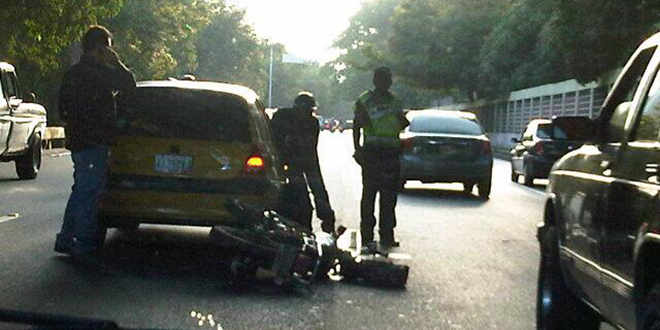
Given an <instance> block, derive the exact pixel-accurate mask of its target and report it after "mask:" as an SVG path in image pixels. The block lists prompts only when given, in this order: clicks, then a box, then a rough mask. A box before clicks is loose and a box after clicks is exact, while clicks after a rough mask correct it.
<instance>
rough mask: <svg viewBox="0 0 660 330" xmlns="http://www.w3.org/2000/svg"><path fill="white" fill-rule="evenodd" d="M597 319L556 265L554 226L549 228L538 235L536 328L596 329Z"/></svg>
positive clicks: (557, 262)
mask: <svg viewBox="0 0 660 330" xmlns="http://www.w3.org/2000/svg"><path fill="white" fill-rule="evenodd" d="M599 328H600V318H599V317H598V316H597V315H596V313H595V312H594V311H592V310H591V309H590V308H589V307H588V306H586V305H585V304H584V303H583V302H582V301H580V300H579V299H577V298H576V297H575V296H573V294H572V293H571V292H570V291H569V289H568V288H567V287H566V284H565V283H564V279H563V276H562V273H561V269H560V267H559V254H558V245H557V232H556V228H554V227H551V228H549V229H548V230H547V231H546V233H545V237H542V238H541V263H540V265H539V277H538V291H537V296H536V329H538V330H570V329H584V330H591V329H593V330H597V329H599Z"/></svg>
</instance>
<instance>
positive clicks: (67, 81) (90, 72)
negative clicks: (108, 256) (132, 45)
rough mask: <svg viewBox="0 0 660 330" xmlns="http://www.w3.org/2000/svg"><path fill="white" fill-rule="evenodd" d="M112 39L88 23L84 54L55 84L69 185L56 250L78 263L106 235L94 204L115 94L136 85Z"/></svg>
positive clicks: (109, 138)
mask: <svg viewBox="0 0 660 330" xmlns="http://www.w3.org/2000/svg"><path fill="white" fill-rule="evenodd" d="M111 37H112V35H111V34H110V32H109V31H108V30H107V29H105V28H104V27H102V26H92V27H90V28H89V30H88V31H87V32H86V33H85V35H84V37H83V40H82V46H83V55H82V57H81V58H80V61H79V62H78V63H76V64H75V65H73V66H72V67H71V68H70V69H69V71H67V73H66V75H65V76H64V79H63V81H62V86H61V88H60V99H59V110H60V113H61V116H62V119H64V120H65V122H66V137H67V148H68V149H69V150H71V159H72V160H73V181H74V183H73V187H72V188H71V196H70V197H69V201H68V203H67V205H66V211H65V213H64V221H63V224H62V229H61V231H60V233H59V234H57V239H56V241H55V251H56V252H59V253H65V254H70V255H71V256H72V257H73V258H74V260H76V261H79V262H82V263H90V262H92V263H94V262H95V261H96V258H95V257H96V252H97V251H98V249H99V248H100V247H101V244H102V242H103V240H104V239H105V228H103V226H102V225H100V224H99V222H98V220H97V208H98V206H97V203H98V200H99V197H100V195H101V193H102V192H103V189H104V188H105V183H106V177H107V170H108V164H107V162H108V153H109V147H108V146H109V145H110V144H111V142H112V139H113V135H114V130H115V126H116V121H117V114H116V112H117V109H116V101H115V97H116V96H117V95H119V94H129V93H131V92H132V91H133V90H134V89H135V79H134V78H133V74H132V73H131V72H130V71H129V70H128V69H127V68H126V66H125V65H124V64H123V63H122V62H121V61H120V60H119V57H118V55H117V53H115V51H114V50H112V48H111V46H112V39H111Z"/></svg>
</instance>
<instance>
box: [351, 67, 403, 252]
mask: <svg viewBox="0 0 660 330" xmlns="http://www.w3.org/2000/svg"><path fill="white" fill-rule="evenodd" d="M373 84H374V87H375V89H374V90H370V91H366V92H364V93H362V95H360V97H359V99H358V100H357V102H356V103H355V118H354V121H353V123H354V129H353V145H354V147H355V155H354V157H355V160H356V161H357V162H358V164H360V166H362V200H361V202H360V217H361V221H360V232H361V235H362V242H363V244H362V245H363V246H364V247H365V250H366V251H369V250H373V249H374V248H375V246H376V244H375V241H374V226H375V225H376V218H375V217H374V204H375V201H376V193H379V194H380V202H379V203H380V216H379V226H378V229H379V238H380V243H381V246H383V247H386V248H387V247H396V246H398V245H399V243H398V242H397V241H395V239H394V227H396V215H395V211H394V209H395V206H396V200H397V192H398V190H399V189H400V188H401V181H400V178H399V176H400V174H399V169H400V165H399V154H400V153H401V144H400V141H399V133H400V132H401V130H402V129H404V128H405V127H406V126H408V125H409V122H408V120H407V119H406V117H405V115H404V113H403V107H402V104H401V102H400V101H399V99H398V98H397V97H396V96H394V95H393V94H392V93H390V91H389V89H390V87H391V86H392V73H391V71H390V69H389V68H387V67H380V68H378V69H376V70H375V72H374V77H373ZM361 134H362V136H363V144H362V145H360V135H361Z"/></svg>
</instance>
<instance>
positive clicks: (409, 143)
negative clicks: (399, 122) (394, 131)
mask: <svg viewBox="0 0 660 330" xmlns="http://www.w3.org/2000/svg"><path fill="white" fill-rule="evenodd" d="M401 150H403V151H412V150H413V138H406V139H401Z"/></svg>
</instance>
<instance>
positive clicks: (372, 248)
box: [360, 241, 378, 255]
mask: <svg viewBox="0 0 660 330" xmlns="http://www.w3.org/2000/svg"><path fill="white" fill-rule="evenodd" d="M377 250H378V245H377V244H376V242H373V241H372V242H367V243H366V244H364V245H362V249H360V254H363V255H367V254H374V253H376V251H377Z"/></svg>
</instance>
